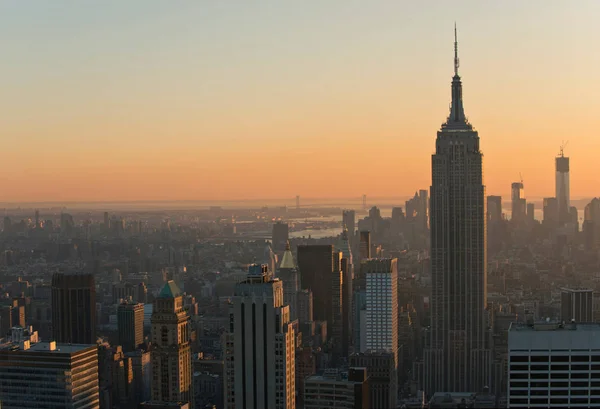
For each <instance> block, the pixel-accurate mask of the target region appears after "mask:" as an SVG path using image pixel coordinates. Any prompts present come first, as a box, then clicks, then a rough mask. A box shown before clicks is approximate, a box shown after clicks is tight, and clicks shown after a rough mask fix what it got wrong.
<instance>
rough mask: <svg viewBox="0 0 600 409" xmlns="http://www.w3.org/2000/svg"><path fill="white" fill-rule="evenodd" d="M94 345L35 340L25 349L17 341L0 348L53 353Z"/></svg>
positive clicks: (74, 351)
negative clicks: (35, 341)
mask: <svg viewBox="0 0 600 409" xmlns="http://www.w3.org/2000/svg"><path fill="white" fill-rule="evenodd" d="M90 347H96V345H90V344H57V343H55V342H37V343H35V344H34V343H31V344H30V345H29V348H27V349H25V348H23V347H22V345H20V344H19V343H12V342H11V343H7V344H3V345H1V346H0V350H12V351H21V352H47V353H55V354H73V353H76V352H81V351H84V350H86V349H88V348H90Z"/></svg>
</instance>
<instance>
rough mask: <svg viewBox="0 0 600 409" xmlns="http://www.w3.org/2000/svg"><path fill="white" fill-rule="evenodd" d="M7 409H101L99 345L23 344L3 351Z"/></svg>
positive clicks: (0, 389)
mask: <svg viewBox="0 0 600 409" xmlns="http://www.w3.org/2000/svg"><path fill="white" fill-rule="evenodd" d="M0 400H1V406H2V408H3V409H17V408H18V409H23V408H28V409H77V408H86V409H99V408H100V398H99V394H98V347H97V346H96V345H80V344H57V343H56V342H39V343H35V344H34V343H30V342H29V341H25V342H23V343H22V344H21V345H18V344H17V345H9V346H5V347H4V348H2V349H0Z"/></svg>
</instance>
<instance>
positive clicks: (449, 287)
mask: <svg viewBox="0 0 600 409" xmlns="http://www.w3.org/2000/svg"><path fill="white" fill-rule="evenodd" d="M455 33H456V32H455ZM454 44H455V58H454V77H453V79H452V103H451V108H450V115H449V116H448V119H447V121H446V122H445V123H444V124H442V128H441V130H440V131H439V132H438V134H437V140H436V151H435V154H433V156H432V184H431V199H430V200H431V202H430V206H431V210H430V226H431V280H432V297H431V331H430V338H429V339H428V340H427V341H428V345H426V348H425V351H424V360H425V362H424V364H425V367H424V371H423V372H424V374H425V379H424V385H423V387H424V389H425V391H426V392H427V393H428V394H433V393H434V392H471V391H477V390H482V388H483V386H485V385H489V382H490V376H491V358H492V357H491V351H490V350H489V343H488V336H487V331H486V328H487V318H486V317H487V314H486V311H485V308H486V304H487V274H486V269H487V249H486V209H485V204H486V203H485V186H484V184H483V154H482V152H481V150H480V148H479V135H478V133H477V131H476V130H475V129H473V126H472V125H471V124H470V123H469V122H468V120H467V118H466V116H465V112H464V108H463V99H462V83H461V79H460V76H459V75H458V47H457V42H456V39H455V43H454Z"/></svg>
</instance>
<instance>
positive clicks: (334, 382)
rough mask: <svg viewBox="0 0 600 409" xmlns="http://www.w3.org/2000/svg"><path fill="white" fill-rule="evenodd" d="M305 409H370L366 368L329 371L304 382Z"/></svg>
mask: <svg viewBox="0 0 600 409" xmlns="http://www.w3.org/2000/svg"><path fill="white" fill-rule="evenodd" d="M304 408H305V409H322V408H333V409H369V408H370V407H369V383H368V380H367V369H366V368H349V369H348V372H341V371H340V370H338V369H328V370H326V371H325V373H324V374H323V375H321V376H317V375H315V376H310V377H308V378H307V379H306V380H305V382H304Z"/></svg>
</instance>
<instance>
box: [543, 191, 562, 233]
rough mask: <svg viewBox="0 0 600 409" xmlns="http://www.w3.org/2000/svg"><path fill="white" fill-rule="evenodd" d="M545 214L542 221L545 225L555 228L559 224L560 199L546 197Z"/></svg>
mask: <svg viewBox="0 0 600 409" xmlns="http://www.w3.org/2000/svg"><path fill="white" fill-rule="evenodd" d="M543 212H544V215H543V220H542V223H543V224H544V226H548V227H550V228H554V227H557V226H558V200H556V198H555V197H546V198H544V209H543Z"/></svg>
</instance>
